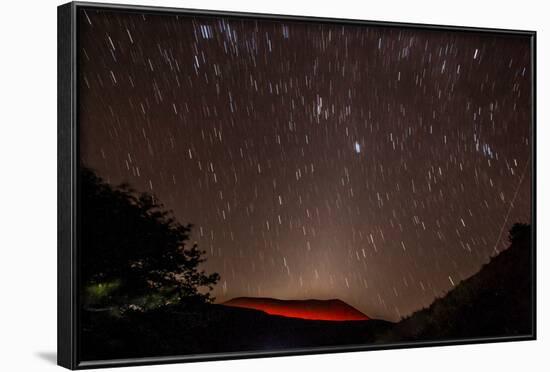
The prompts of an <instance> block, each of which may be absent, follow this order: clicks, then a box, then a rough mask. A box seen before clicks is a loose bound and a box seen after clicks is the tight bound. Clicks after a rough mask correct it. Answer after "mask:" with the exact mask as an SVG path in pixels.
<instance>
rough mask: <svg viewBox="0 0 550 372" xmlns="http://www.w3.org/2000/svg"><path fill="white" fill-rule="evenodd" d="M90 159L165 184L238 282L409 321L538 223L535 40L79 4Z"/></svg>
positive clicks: (258, 291)
mask: <svg viewBox="0 0 550 372" xmlns="http://www.w3.org/2000/svg"><path fill="white" fill-rule="evenodd" d="M79 52H80V53H79V63H80V64H79V73H80V75H79V87H80V90H79V108H80V112H79V123H80V144H81V148H80V154H81V162H82V164H83V165H85V166H87V167H90V168H92V169H93V170H95V171H96V172H97V174H98V175H99V176H101V177H103V178H104V179H105V180H106V181H108V182H109V183H110V184H112V185H118V184H120V183H122V182H127V183H128V184H130V185H131V186H132V187H133V188H134V189H136V190H138V191H146V192H150V193H153V194H154V195H155V196H156V197H157V198H158V200H160V201H161V202H162V203H163V204H164V205H165V207H166V208H167V209H171V210H173V212H174V215H175V216H176V218H177V219H178V221H180V222H181V223H193V224H194V225H195V227H194V228H193V234H192V240H193V241H197V243H198V244H199V247H200V248H202V249H204V250H206V252H207V254H206V258H207V262H206V263H205V264H204V268H205V269H206V270H207V271H215V272H218V273H219V274H220V275H221V280H220V282H219V283H218V285H217V286H216V289H215V291H214V295H215V296H216V297H217V302H222V301H225V300H228V299H230V298H233V297H237V296H263V297H274V298H280V299H306V298H318V299H328V298H339V299H341V300H343V301H345V302H347V303H349V304H350V305H352V306H354V307H356V308H357V309H359V310H361V311H362V312H364V313H365V314H367V315H368V316H369V317H374V318H376V317H378V318H383V319H388V320H398V319H399V318H400V317H402V316H406V315H408V314H410V313H411V312H412V311H414V310H418V309H420V308H422V307H424V306H427V305H429V304H430V303H431V302H432V301H433V300H434V298H435V297H437V296H442V295H444V293H445V292H446V291H448V290H450V289H451V288H452V287H453V286H454V285H457V284H458V283H459V282H460V281H461V280H463V279H465V278H467V277H469V276H471V275H472V274H474V273H475V272H477V271H478V270H479V269H480V267H481V265H482V264H484V263H486V262H488V260H489V258H490V257H491V256H493V255H495V254H497V253H498V252H499V251H500V250H502V249H504V248H505V247H506V246H507V241H506V240H507V235H508V229H509V228H510V227H511V225H512V224H513V223H515V222H526V223H528V222H530V219H531V218H530V215H531V208H530V204H531V192H530V188H531V171H530V169H531V165H532V164H531V159H530V156H531V155H530V148H531V145H532V144H531V116H530V115H531V106H530V105H531V103H530V102H531V92H530V88H531V78H532V77H531V70H530V40H529V38H528V37H526V36H525V37H519V36H511V35H495V34H481V33H471V32H448V31H427V30H417V29H404V28H390V27H375V26H368V27H366V26H352V25H339V24H315V23H305V22H298V21H293V22H290V21H284V22H281V21H255V20H246V19H238V18H212V17H183V16H175V15H151V14H138V13H123V12H119V13H111V12H104V11H100V12H98V11H95V10H88V11H85V12H84V11H82V12H81V13H80V15H79Z"/></svg>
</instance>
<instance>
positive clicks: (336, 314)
mask: <svg viewBox="0 0 550 372" xmlns="http://www.w3.org/2000/svg"><path fill="white" fill-rule="evenodd" d="M223 305H226V306H232V307H241V308H247V309H254V310H260V311H264V312H266V313H267V314H270V315H279V316H284V317H288V318H300V319H308V320H330V321H349V320H369V317H367V316H366V315H365V314H363V313H362V312H360V311H359V310H357V309H355V308H353V307H351V306H350V305H348V304H346V303H344V302H342V301H339V300H326V301H323V300H303V301H300V300H289V301H284V300H276V299H271V298H236V299H233V300H230V301H228V302H225V303H223Z"/></svg>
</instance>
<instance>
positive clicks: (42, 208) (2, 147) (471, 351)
mask: <svg viewBox="0 0 550 372" xmlns="http://www.w3.org/2000/svg"><path fill="white" fill-rule="evenodd" d="M104 1H105V2H110V1H108V0H104ZM120 2H122V3H125V2H128V1H125V0H120ZM130 2H131V3H133V4H141V5H163V6H172V7H186V8H200V9H217V10H234V11H247V12H260V13H276V14H292V15H310V16H321V17H336V18H355V19H367V20H383V21H400V22H417V23H433V24H444V25H461V26H482V27H494V28H508V29H529V30H536V31H537V32H538V50H537V54H538V61H537V65H538V71H537V75H538V76H537V78H538V79H537V86H538V97H537V98H538V125H537V131H538V141H537V142H538V153H537V157H538V182H537V184H538V190H539V192H538V204H537V205H538V208H537V209H538V247H537V248H538V274H539V275H538V336H539V340H537V341H531V342H513V343H500V344H485V345H469V346H453V347H435V348H434V347H432V348H421V349H408V350H389V351H377V352H359V353H344V354H328V355H313V356H302V357H282V358H269V359H249V360H236V361H223V362H207V363H194V364H187V365H165V366H154V367H139V368H140V369H141V370H151V371H176V370H177V371H180V370H182V369H185V370H186V371H191V372H198V371H215V370H219V369H223V370H224V371H228V372H231V371H256V370H259V369H261V370H262V371H263V372H269V371H277V372H280V371H295V370H296V371H300V370H306V371H317V370H322V371H325V370H327V371H335V370H340V371H349V370H370V371H382V370H384V371H387V370H389V371H392V370H397V369H406V370H407V371H416V370H419V371H449V372H450V371H461V372H463V371H467V370H475V371H477V370H483V369H484V370H496V371H499V372H501V371H502V372H504V371H521V370H529V369H530V368H532V369H533V370H544V369H545V367H546V368H548V366H549V365H550V358H549V357H548V353H549V351H548V350H550V341H548V337H550V336H549V335H550V333H549V329H548V324H549V322H548V320H547V319H548V318H546V317H545V315H546V312H547V311H548V306H547V305H548V296H544V291H546V290H547V288H548V281H549V275H548V272H549V271H550V269H549V266H550V262H548V261H547V255H546V247H545V246H546V244H547V242H548V238H547V236H548V235H547V234H546V233H545V227H547V226H548V225H549V224H550V205H549V203H550V199H549V196H548V194H546V191H547V189H548V185H549V181H550V171H549V170H548V168H547V167H545V165H546V161H548V160H550V130H549V129H548V127H547V126H546V123H547V122H548V120H549V112H548V106H547V105H546V104H547V102H548V100H549V99H550V96H549V83H550V81H549V75H550V74H549V72H548V71H549V69H550V56H549V51H548V46H550V22H549V21H548V15H549V14H550V12H549V11H548V9H545V3H546V2H545V1H543V0H539V1H529V0H515V1H507V0H500V1H498V0H494V1H488V0H487V1H480V0H455V1H447V2H444V1H442V0H432V1H429V0H414V1H410V0H399V1H397V0H386V1H380V0H376V1H368V0H355V1H354V0H333V1H326V2H322V1H319V0H317V1H313V0H276V1H265V0H263V1H262V0H256V1H253V0H231V1H223V0H202V1H198V0H161V1H153V0H146V1H140V0H130ZM58 4H60V1H59V0H32V1H31V0H26V1H17V0H11V1H5V2H3V3H2V9H1V11H0V17H1V19H0V41H1V42H0V74H1V75H0V76H1V79H0V95H1V97H0V370H3V371H10V372H11V371H43V370H55V369H56V368H57V370H59V368H60V367H56V366H55V350H56V300H57V297H56V187H57V185H56V182H57V181H56V156H57V154H56V6H57V5H58ZM545 168H546V169H545Z"/></svg>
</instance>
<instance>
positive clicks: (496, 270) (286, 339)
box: [81, 225, 533, 361]
mask: <svg viewBox="0 0 550 372" xmlns="http://www.w3.org/2000/svg"><path fill="white" fill-rule="evenodd" d="M529 239H530V229H529V227H528V226H525V225H524V226H520V227H519V228H517V229H516V230H515V231H512V234H511V245H510V247H509V248H508V249H507V250H505V251H504V252H502V253H501V254H499V255H498V256H496V257H494V258H493V259H492V260H491V261H490V262H489V263H488V264H486V265H485V266H483V267H482V269H481V270H480V271H479V272H478V273H477V274H475V275H474V276H472V277H471V278H469V279H467V280H465V281H463V282H461V283H460V284H458V285H457V286H456V287H455V288H454V289H453V290H452V291H450V292H449V293H447V294H446V295H445V297H443V298H440V299H437V300H436V301H434V303H433V304H432V305H431V306H430V307H429V308H427V309H423V310H420V311H418V312H416V313H414V314H412V315H411V316H410V317H407V318H405V319H403V320H401V321H400V322H399V323H390V322H386V321H383V320H366V321H343V322H335V321H319V320H302V319H295V318H285V317H281V316H274V315H268V314H266V313H263V312H261V311H258V310H251V309H243V308H232V307H226V306H223V305H204V304H203V305H194V306H185V307H184V306H181V305H179V306H165V307H163V308H160V309H156V310H151V311H148V312H126V313H125V315H124V316H122V317H113V316H111V315H109V313H108V312H104V311H85V310H84V311H82V319H81V321H82V334H81V350H82V354H81V360H84V361H85V360H105V359H120V358H136V357H151V356H171V355H190V354H209V353H225V352H239V351H240V352H244V351H267V350H282V349H293V348H304V347H323V346H346V345H358V344H363V345H365V344H373V343H377V344H383V343H394V342H403V341H406V342H414V341H433V340H440V341H443V340H459V339H471V338H480V337H481V338H484V337H502V336H527V335H530V334H532V333H533V318H532V315H533V313H532V291H531V290H532V283H531V256H530V240H529Z"/></svg>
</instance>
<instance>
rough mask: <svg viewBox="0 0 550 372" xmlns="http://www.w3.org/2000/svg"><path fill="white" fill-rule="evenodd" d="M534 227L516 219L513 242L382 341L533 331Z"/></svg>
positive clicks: (401, 323) (441, 338)
mask: <svg viewBox="0 0 550 372" xmlns="http://www.w3.org/2000/svg"><path fill="white" fill-rule="evenodd" d="M530 236H531V228H530V226H529V225H523V224H516V225H514V227H513V228H512V229H511V230H510V246H509V248H508V249H506V250H505V251H503V252H501V253H500V254H499V255H497V256H495V257H493V258H492V259H491V261H490V262H489V263H487V264H485V265H484V266H483V267H482V268H481V270H480V271H479V272H478V273H477V274H475V275H473V276H472V277H470V278H468V279H466V280H464V281H463V282H461V283H459V284H458V285H457V286H456V287H455V288H454V289H453V290H452V291H450V292H448V293H447V295H446V296H445V297H443V298H440V299H437V300H436V301H435V302H434V303H433V304H432V305H431V306H430V307H429V308H427V309H423V310H420V311H417V312H415V313H413V314H412V315H411V316H410V317H408V318H406V319H404V320H402V321H401V322H399V323H398V324H397V325H396V326H395V327H394V328H393V329H392V330H391V332H388V334H386V335H385V336H384V337H383V338H382V340H381V341H413V340H422V341H426V340H445V339H458V338H475V337H496V336H517V335H528V334H531V333H532V331H533V330H532V313H531V304H532V295H531V254H530V253H531V252H530Z"/></svg>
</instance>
